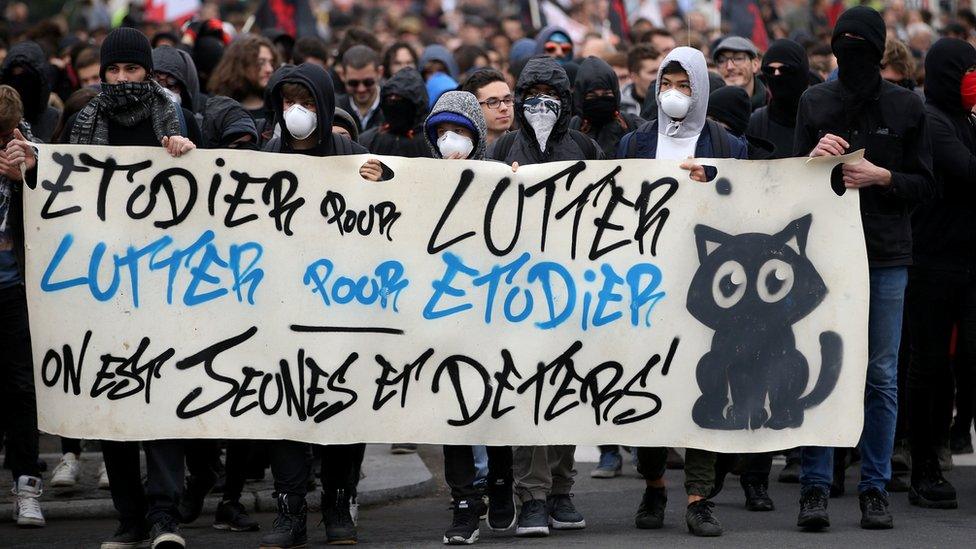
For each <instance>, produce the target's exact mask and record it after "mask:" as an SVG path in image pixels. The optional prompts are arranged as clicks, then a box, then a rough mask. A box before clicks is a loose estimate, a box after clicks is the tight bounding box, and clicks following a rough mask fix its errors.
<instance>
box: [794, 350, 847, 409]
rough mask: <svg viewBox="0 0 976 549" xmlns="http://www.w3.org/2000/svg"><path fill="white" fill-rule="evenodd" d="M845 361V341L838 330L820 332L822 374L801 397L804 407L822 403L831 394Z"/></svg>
mask: <svg viewBox="0 0 976 549" xmlns="http://www.w3.org/2000/svg"><path fill="white" fill-rule="evenodd" d="M843 362H844V342H843V341H842V340H841V338H840V334H838V333H837V332H823V333H822V334H820V375H819V376H817V383H816V384H815V385H814V386H813V390H812V391H810V393H809V394H807V395H806V396H805V397H803V398H801V399H800V406H801V407H803V408H804V409H806V408H810V407H812V406H816V405H817V404H820V403H821V402H823V401H824V400H826V399H827V397H828V396H830V393H832V392H833V391H834V387H836V386H837V379H838V378H839V377H840V367H841V364H843Z"/></svg>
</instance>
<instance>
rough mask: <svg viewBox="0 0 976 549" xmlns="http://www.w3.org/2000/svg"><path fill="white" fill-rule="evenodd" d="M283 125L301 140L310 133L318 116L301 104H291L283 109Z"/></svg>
mask: <svg viewBox="0 0 976 549" xmlns="http://www.w3.org/2000/svg"><path fill="white" fill-rule="evenodd" d="M284 118H285V127H286V128H288V133H290V134H291V136H292V137H294V138H295V139H298V140H302V139H305V138H307V137H308V136H310V135H312V132H314V131H315V127H316V126H317V125H318V123H319V119H318V116H316V115H315V113H314V112H312V111H310V110H308V109H306V108H305V107H303V106H301V105H292V106H291V107H288V110H287V111H285V117H284Z"/></svg>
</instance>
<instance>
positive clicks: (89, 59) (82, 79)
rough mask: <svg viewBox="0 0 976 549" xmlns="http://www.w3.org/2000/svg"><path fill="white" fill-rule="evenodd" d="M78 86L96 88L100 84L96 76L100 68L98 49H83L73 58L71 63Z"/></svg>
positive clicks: (99, 79)
mask: <svg viewBox="0 0 976 549" xmlns="http://www.w3.org/2000/svg"><path fill="white" fill-rule="evenodd" d="M73 66H74V71H75V75H76V76H77V77H78V84H79V85H80V86H81V87H88V86H97V85H98V83H99V82H101V78H99V76H98V74H99V73H100V72H101V67H100V66H99V64H98V48H84V49H82V50H81V51H79V52H78V54H77V55H76V56H75V60H74V63H73Z"/></svg>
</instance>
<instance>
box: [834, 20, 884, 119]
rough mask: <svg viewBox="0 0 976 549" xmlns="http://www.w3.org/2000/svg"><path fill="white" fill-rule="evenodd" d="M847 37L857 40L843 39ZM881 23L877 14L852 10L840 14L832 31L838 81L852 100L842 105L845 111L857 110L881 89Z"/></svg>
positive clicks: (882, 41) (882, 39) (882, 26)
mask: <svg viewBox="0 0 976 549" xmlns="http://www.w3.org/2000/svg"><path fill="white" fill-rule="evenodd" d="M845 33H850V34H853V35H856V36H859V37H860V39H858V38H852V37H850V36H844V34H845ZM885 34H886V30H885V23H884V19H882V18H881V14H880V13H878V12H877V11H875V10H873V9H871V8H869V7H866V6H856V7H853V8H851V9H849V10H847V11H845V12H844V13H843V14H841V16H840V18H839V19H838V20H837V25H836V26H835V27H834V35H833V38H832V40H831V43H830V46H831V49H833V51H834V56H835V57H837V67H838V78H839V79H840V82H841V84H843V85H844V88H846V91H847V93H848V94H849V95H850V96H852V99H853V100H854V101H853V102H848V101H845V103H848V104H847V105H845V108H847V110H851V109H850V107H853V108H854V110H859V108H860V106H861V105H862V104H863V102H864V101H865V100H867V99H869V98H872V97H874V96H875V95H876V94H877V92H878V87H879V86H880V85H881V59H882V58H883V57H884V49H885Z"/></svg>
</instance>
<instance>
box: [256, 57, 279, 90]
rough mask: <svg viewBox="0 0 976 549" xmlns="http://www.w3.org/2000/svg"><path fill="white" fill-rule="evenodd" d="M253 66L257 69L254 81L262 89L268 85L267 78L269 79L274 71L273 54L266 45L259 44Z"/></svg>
mask: <svg viewBox="0 0 976 549" xmlns="http://www.w3.org/2000/svg"><path fill="white" fill-rule="evenodd" d="M254 66H255V68H256V69H257V72H256V79H255V83H256V84H257V85H258V86H259V87H260V88H261V89H264V88H266V87H267V86H268V80H271V75H272V74H273V73H274V70H275V66H274V54H273V53H272V52H271V49H269V48H268V47H267V46H261V48H260V49H259V50H258V58H257V59H256V60H255V61H254Z"/></svg>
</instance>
